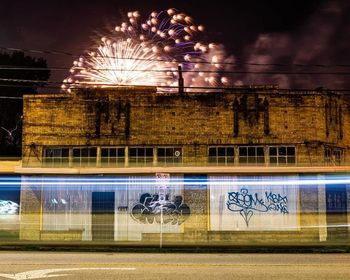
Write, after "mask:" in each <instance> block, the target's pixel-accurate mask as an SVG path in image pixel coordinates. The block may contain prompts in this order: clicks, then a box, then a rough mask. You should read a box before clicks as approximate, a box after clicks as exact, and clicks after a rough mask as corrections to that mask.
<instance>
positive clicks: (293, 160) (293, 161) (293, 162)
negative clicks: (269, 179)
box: [287, 157, 295, 164]
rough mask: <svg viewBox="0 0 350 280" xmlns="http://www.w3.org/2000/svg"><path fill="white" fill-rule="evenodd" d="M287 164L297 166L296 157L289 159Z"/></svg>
mask: <svg viewBox="0 0 350 280" xmlns="http://www.w3.org/2000/svg"><path fill="white" fill-rule="evenodd" d="M287 163H289V164H295V157H287Z"/></svg>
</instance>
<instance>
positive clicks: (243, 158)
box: [239, 157, 248, 163]
mask: <svg viewBox="0 0 350 280" xmlns="http://www.w3.org/2000/svg"><path fill="white" fill-rule="evenodd" d="M247 160H248V158H247V157H239V163H247Z"/></svg>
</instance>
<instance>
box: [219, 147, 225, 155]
mask: <svg viewBox="0 0 350 280" xmlns="http://www.w3.org/2000/svg"><path fill="white" fill-rule="evenodd" d="M218 156H219V157H222V156H225V148H218Z"/></svg>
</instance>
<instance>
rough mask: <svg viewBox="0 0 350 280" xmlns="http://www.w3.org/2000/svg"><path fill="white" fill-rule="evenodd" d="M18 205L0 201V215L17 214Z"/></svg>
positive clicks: (8, 201)
mask: <svg viewBox="0 0 350 280" xmlns="http://www.w3.org/2000/svg"><path fill="white" fill-rule="evenodd" d="M18 209H19V205H18V204H17V203H16V202H13V201H10V200H0V215H5V214H7V215H15V214H18Z"/></svg>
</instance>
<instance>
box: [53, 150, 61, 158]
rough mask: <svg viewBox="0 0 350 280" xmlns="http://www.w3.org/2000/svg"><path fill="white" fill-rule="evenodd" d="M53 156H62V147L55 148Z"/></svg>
mask: <svg viewBox="0 0 350 280" xmlns="http://www.w3.org/2000/svg"><path fill="white" fill-rule="evenodd" d="M52 151H53V156H54V157H61V155H62V150H61V149H53V150H52Z"/></svg>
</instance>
